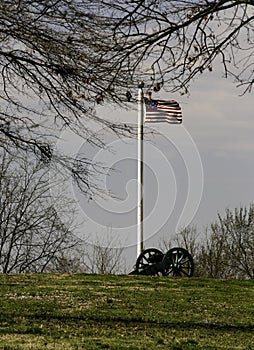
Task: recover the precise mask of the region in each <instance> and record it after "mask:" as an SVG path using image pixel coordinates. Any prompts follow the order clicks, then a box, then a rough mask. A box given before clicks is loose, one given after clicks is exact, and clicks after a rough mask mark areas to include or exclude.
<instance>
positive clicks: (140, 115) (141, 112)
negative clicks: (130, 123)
mask: <svg viewBox="0 0 254 350" xmlns="http://www.w3.org/2000/svg"><path fill="white" fill-rule="evenodd" d="M143 87H144V83H143V82H140V83H139V85H138V88H139V90H138V208H137V256H139V255H140V254H141V252H142V251H143V249H144V242H143V122H144V104H143V99H144V93H143Z"/></svg>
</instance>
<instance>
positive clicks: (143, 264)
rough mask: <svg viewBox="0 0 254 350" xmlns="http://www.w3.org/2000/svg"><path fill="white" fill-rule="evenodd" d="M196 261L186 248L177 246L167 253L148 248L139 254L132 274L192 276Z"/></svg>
mask: <svg viewBox="0 0 254 350" xmlns="http://www.w3.org/2000/svg"><path fill="white" fill-rule="evenodd" d="M193 274H194V262H193V258H192V256H191V254H190V253H189V252H188V251H187V250H186V249H184V248H180V247H175V248H171V249H169V250H168V251H167V252H166V253H165V254H164V253H163V252H162V251H160V250H159V249H156V248H148V249H145V250H143V252H142V253H141V254H140V255H139V256H138V258H137V261H136V264H135V266H134V270H133V271H132V272H131V273H130V275H147V276H169V277H171V276H179V277H192V276H193Z"/></svg>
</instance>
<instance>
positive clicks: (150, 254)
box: [136, 248, 164, 276]
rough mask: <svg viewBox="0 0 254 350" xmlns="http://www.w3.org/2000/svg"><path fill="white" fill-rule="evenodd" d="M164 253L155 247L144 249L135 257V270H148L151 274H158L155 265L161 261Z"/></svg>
mask: <svg viewBox="0 0 254 350" xmlns="http://www.w3.org/2000/svg"><path fill="white" fill-rule="evenodd" d="M163 256H164V254H163V253H162V252H161V251H160V250H159V249H156V248H148V249H145V250H144V251H143V252H142V253H141V254H140V255H139V257H138V258H137V262H136V270H137V271H138V272H141V271H149V272H150V273H149V274H151V275H154V276H158V275H159V272H160V271H158V269H157V268H155V266H158V265H157V264H158V263H161V262H162V259H163Z"/></svg>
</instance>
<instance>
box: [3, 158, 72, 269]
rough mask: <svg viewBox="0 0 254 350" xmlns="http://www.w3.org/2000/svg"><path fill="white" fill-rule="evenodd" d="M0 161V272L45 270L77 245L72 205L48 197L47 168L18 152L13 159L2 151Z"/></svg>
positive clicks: (62, 199)
mask: <svg viewBox="0 0 254 350" xmlns="http://www.w3.org/2000/svg"><path fill="white" fill-rule="evenodd" d="M0 158H1V162H0V163H1V165H0V191H1V197H0V270H1V272H3V273H9V272H43V271H46V270H47V269H48V268H49V266H50V265H51V264H52V263H54V259H55V257H56V256H58V255H59V254H61V252H62V251H65V250H67V249H70V248H71V247H73V246H75V245H76V244H77V239H75V237H74V235H73V234H72V229H74V227H75V225H76V224H75V219H74V207H73V203H72V202H71V201H70V200H68V199H67V198H64V196H63V195H62V196H61V197H58V198H52V197H51V195H50V192H49V190H50V187H49V182H48V179H47V173H48V169H47V168H45V166H44V165H43V164H41V162H38V163H37V164H34V161H29V159H30V157H29V158H28V157H27V158H24V154H22V155H21V154H20V153H17V152H16V153H15V157H12V156H10V154H9V153H6V152H1V154H0ZM51 186H52V183H51ZM55 201H57V203H56V202H55ZM60 210H61V211H62V213H63V212H64V213H65V215H66V218H68V220H66V222H63V220H61V219H62V216H61V219H60V217H59V214H60Z"/></svg>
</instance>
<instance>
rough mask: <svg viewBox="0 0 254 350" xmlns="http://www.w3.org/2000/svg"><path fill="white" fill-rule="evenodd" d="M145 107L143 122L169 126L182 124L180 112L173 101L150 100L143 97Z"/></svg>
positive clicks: (177, 104)
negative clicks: (164, 123)
mask: <svg viewBox="0 0 254 350" xmlns="http://www.w3.org/2000/svg"><path fill="white" fill-rule="evenodd" d="M144 101H145V105H146V116H145V122H147V123H162V122H167V123H170V124H181V123H182V119H183V117H182V110H181V107H180V105H179V103H178V102H176V101H175V100H168V101H165V100H152V99H148V98H147V97H144Z"/></svg>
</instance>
